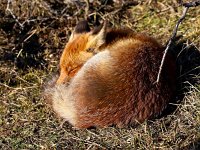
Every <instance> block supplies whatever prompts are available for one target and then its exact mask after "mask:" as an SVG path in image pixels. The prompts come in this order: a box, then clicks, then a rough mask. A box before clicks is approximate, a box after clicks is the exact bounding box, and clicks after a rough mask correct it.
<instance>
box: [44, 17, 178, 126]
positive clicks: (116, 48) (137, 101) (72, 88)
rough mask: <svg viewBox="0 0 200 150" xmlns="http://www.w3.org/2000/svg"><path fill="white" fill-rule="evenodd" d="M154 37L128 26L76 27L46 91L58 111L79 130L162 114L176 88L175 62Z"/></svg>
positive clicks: (140, 120)
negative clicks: (58, 69) (161, 67)
mask: <svg viewBox="0 0 200 150" xmlns="http://www.w3.org/2000/svg"><path fill="white" fill-rule="evenodd" d="M163 52H164V48H163V46H161V45H160V44H159V43H158V42H157V41H156V40H155V39H154V38H152V37H149V36H147V35H145V34H137V33H134V32H133V31H132V30H129V29H113V28H108V27H107V25H106V23H104V24H103V25H101V26H99V27H98V28H95V29H93V30H90V29H89V27H88V25H87V22H86V21H81V22H79V23H78V24H77V26H76V27H75V30H74V31H73V33H72V35H71V37H70V39H69V41H68V43H67V44H66V47H65V49H64V51H63V53H62V56H61V58H60V75H59V78H58V79H56V80H55V81H53V80H52V81H51V84H50V85H49V86H48V87H46V89H45V99H46V100H47V101H48V102H49V103H50V104H51V105H52V108H53V110H54V111H55V112H56V113H57V115H58V116H59V117H61V118H63V119H65V120H67V121H68V122H69V123H70V124H72V125H73V126H75V127H76V128H89V127H107V126H111V125H116V126H119V127H123V126H126V125H135V124H137V123H142V122H144V121H145V120H146V119H152V118H155V117H156V116H158V115H160V114H161V113H162V112H163V110H164V109H165V108H166V106H167V104H168V103H169V101H170V100H171V99H172V98H173V97H174V94H175V90H176V65H175V64H176V63H175V60H174V58H173V57H172V56H171V55H170V54H167V56H166V59H165V62H164V66H163V69H162V73H161V77H160V81H159V83H155V81H156V78H157V73H158V70H159V66H160V61H161V59H162V56H163Z"/></svg>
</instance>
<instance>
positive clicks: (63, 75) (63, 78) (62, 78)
mask: <svg viewBox="0 0 200 150" xmlns="http://www.w3.org/2000/svg"><path fill="white" fill-rule="evenodd" d="M67 78H68V75H67V73H65V72H61V74H60V76H59V78H58V80H57V81H56V84H64V83H65V82H66V81H67Z"/></svg>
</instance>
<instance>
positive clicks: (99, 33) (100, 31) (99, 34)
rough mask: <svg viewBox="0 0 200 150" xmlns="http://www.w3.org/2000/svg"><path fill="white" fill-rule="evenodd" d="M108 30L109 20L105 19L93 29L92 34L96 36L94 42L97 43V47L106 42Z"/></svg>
mask: <svg viewBox="0 0 200 150" xmlns="http://www.w3.org/2000/svg"><path fill="white" fill-rule="evenodd" d="M106 31H107V21H104V23H103V24H102V25H100V26H99V27H96V28H94V30H93V31H92V36H93V37H94V39H93V42H94V43H96V46H97V47H98V46H101V45H102V44H104V43H105V40H106Z"/></svg>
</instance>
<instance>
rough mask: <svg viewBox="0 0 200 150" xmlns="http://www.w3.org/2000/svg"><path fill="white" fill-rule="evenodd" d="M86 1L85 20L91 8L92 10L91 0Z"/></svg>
mask: <svg viewBox="0 0 200 150" xmlns="http://www.w3.org/2000/svg"><path fill="white" fill-rule="evenodd" d="M85 3H86V7H85V16H84V17H85V20H87V17H88V14H89V10H90V2H89V0H85Z"/></svg>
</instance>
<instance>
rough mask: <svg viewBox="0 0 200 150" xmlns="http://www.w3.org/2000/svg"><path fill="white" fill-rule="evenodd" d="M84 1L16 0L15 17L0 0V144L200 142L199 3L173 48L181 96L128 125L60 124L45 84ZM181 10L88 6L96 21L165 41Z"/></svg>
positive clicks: (187, 145) (185, 145)
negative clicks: (44, 93) (163, 109)
mask: <svg viewBox="0 0 200 150" xmlns="http://www.w3.org/2000/svg"><path fill="white" fill-rule="evenodd" d="M140 2H141V1H140ZM85 5H86V4H85V3H80V5H78V4H77V5H75V4H64V3H62V1H59V0H55V2H54V1H51V2H50V1H49V0H32V1H23V0H19V1H14V0H13V1H12V3H11V4H10V7H9V9H10V11H11V12H12V13H13V15H15V17H16V18H17V20H18V22H16V19H13V16H12V15H11V13H10V11H8V10H7V11H6V7H7V0H3V1H2V2H1V3H0V64H1V65H0V95H1V96H0V126H1V128H0V135H1V136H0V149H54V148H56V149H200V61H199V60H200V26H199V25H200V16H199V14H200V9H199V8H191V9H190V10H189V12H188V14H187V17H186V20H184V22H183V24H182V25H181V26H180V29H179V32H178V34H180V35H183V38H182V39H181V41H180V42H179V44H176V45H175V46H174V48H173V49H172V53H173V54H174V56H176V57H177V65H178V71H177V78H178V84H177V87H178V90H177V98H176V103H175V101H172V102H171V104H170V105H169V108H168V109H167V110H166V112H165V113H164V114H163V116H161V117H160V118H158V119H155V120H153V121H148V122H145V123H143V124H141V125H139V126H137V127H127V128H122V129H118V128H115V127H109V128H105V129H90V130H78V131H77V130H75V129H73V127H71V126H70V125H69V124H67V123H64V124H63V127H61V126H60V122H59V120H58V119H57V118H56V117H55V115H54V114H53V112H52V111H51V110H50V109H49V108H48V107H47V106H46V105H45V102H44V100H43V98H42V96H41V92H42V86H43V84H44V82H45V80H46V78H48V77H49V76H51V74H53V72H56V70H57V65H58V59H59V56H60V53H61V52H62V49H63V47H64V45H65V43H66V41H67V38H68V37H69V34H70V32H71V30H72V29H73V27H74V26H75V24H76V22H77V20H80V19H81V18H83V17H84V15H85ZM181 13H182V8H180V7H178V4H177V3H176V2H174V1H166V0H162V1H160V2H159V3H158V4H157V5H156V4H154V3H151V4H149V3H148V2H141V4H139V5H137V6H134V5H133V6H129V7H128V6H126V5H124V6H123V7H122V6H121V5H120V4H118V5H117V4H115V6H114V5H112V4H107V5H103V3H102V4H101V3H100V1H94V2H93V4H91V7H90V10H89V12H88V14H89V16H90V17H89V20H90V23H91V24H92V23H95V22H97V20H102V19H107V20H108V21H109V22H110V24H111V25H112V26H126V27H129V28H131V29H133V30H135V31H137V32H146V33H148V34H150V35H153V36H155V37H157V38H158V39H159V40H160V41H161V42H162V43H163V44H165V43H166V41H167V40H168V38H169V37H170V35H171V32H172V30H173V27H174V25H175V21H176V20H177V19H178V18H179V17H180V16H181ZM72 15H73V16H72ZM20 25H21V26H23V28H20ZM166 114H167V115H166Z"/></svg>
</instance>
